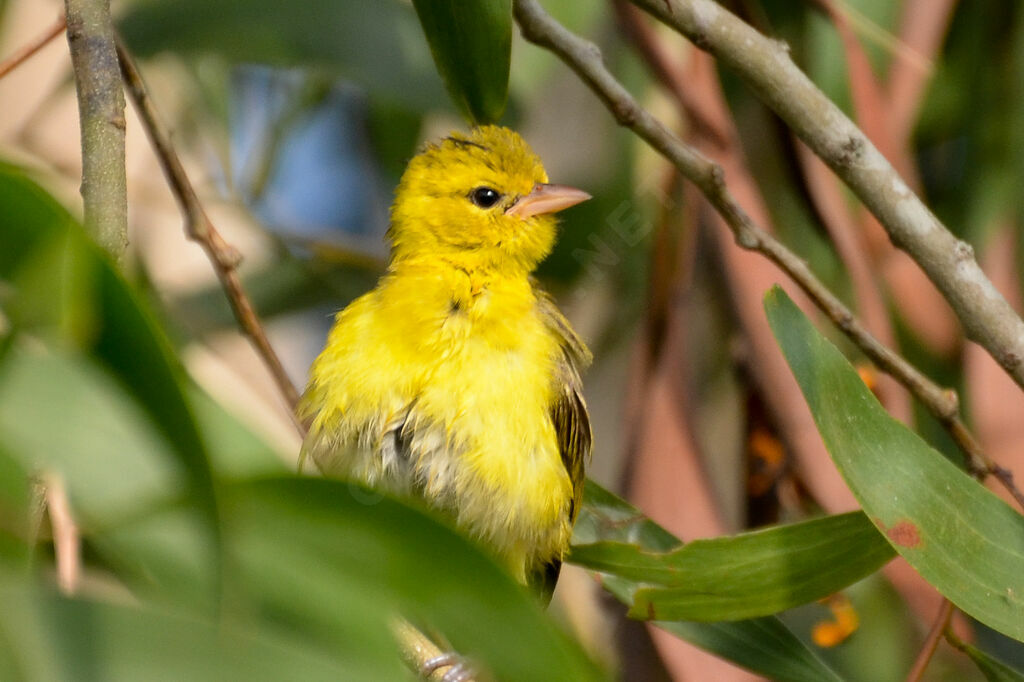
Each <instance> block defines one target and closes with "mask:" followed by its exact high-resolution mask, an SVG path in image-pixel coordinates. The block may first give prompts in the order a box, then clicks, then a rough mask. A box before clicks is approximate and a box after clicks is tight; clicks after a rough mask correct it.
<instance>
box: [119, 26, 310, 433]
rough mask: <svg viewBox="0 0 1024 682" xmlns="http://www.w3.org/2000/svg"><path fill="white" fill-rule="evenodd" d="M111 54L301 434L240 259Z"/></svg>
mask: <svg viewBox="0 0 1024 682" xmlns="http://www.w3.org/2000/svg"><path fill="white" fill-rule="evenodd" d="M117 55H118V57H119V58H120V60H121V72H122V75H123V76H124V82H125V86H126V87H127V89H128V94H129V95H130V96H131V98H132V102H133V103H134V104H135V110H136V112H137V113H138V115H139V118H140V119H141V121H142V125H143V127H144V128H145V129H146V134H147V135H148V136H149V140H150V142H151V143H152V145H153V149H154V150H155V151H156V155H157V158H158V159H159V160H160V166H161V167H162V168H163V170H164V175H166V176H167V182H168V183H169V184H170V186H171V191H172V192H173V193H174V196H175V198H176V199H177V201H178V205H179V207H180V208H181V212H182V214H183V216H184V218H185V234H186V236H188V238H189V239H191V240H192V241H194V242H198V244H199V245H200V246H201V247H202V248H203V251H205V252H206V255H207V256H208V257H209V259H210V262H211V263H212V264H213V268H214V270H215V271H216V273H217V278H218V279H219V280H220V283H221V286H222V287H223V288H224V292H225V293H226V294H227V298H228V302H229V303H230V304H231V310H232V311H233V312H234V314H235V319H237V320H238V324H239V326H240V327H241V328H242V331H243V332H244V333H245V335H246V336H247V337H248V338H249V341H250V342H251V343H252V345H253V347H254V348H255V349H256V352H257V353H259V355H260V358H262V360H263V362H264V364H266V366H267V369H268V370H269V371H270V374H271V375H272V376H273V378H274V383H276V384H277V388H278V390H279V391H280V392H281V395H282V396H283V397H284V399H285V402H286V403H287V404H288V407H289V408H290V411H291V415H292V420H293V421H294V423H295V427H296V429H297V430H298V431H299V434H300V435H304V434H305V431H306V430H305V427H304V426H303V424H302V423H301V422H299V420H298V417H297V416H296V414H295V409H296V407H297V406H298V403H299V393H298V391H297V390H296V389H295V386H294V385H293V384H292V382H291V379H289V378H288V374H287V373H286V372H285V370H284V366H283V365H282V364H281V360H280V359H279V358H278V357H277V353H275V352H274V349H273V347H272V346H271V345H270V341H269V340H268V339H267V334H266V332H265V331H264V330H263V325H262V323H261V322H260V319H259V317H258V316H257V314H256V310H255V309H254V308H253V306H252V302H251V301H250V300H249V297H248V296H247V295H246V293H245V290H244V289H242V282H241V280H240V279H239V277H238V264H239V263H240V262H241V256H240V254H239V253H238V252H237V251H236V250H235V249H234V247H232V246H231V245H230V244H228V243H227V242H225V241H224V238H223V237H221V236H220V233H219V232H218V231H217V229H216V228H215V227H214V226H213V223H211V222H210V219H209V218H208V217H207V215H206V211H204V210H203V206H202V204H201V203H200V202H199V197H198V196H197V195H196V191H195V189H194V188H193V187H192V183H191V181H190V180H189V179H188V175H186V174H185V169H184V167H183V166H182V165H181V159H179V158H178V154H177V152H176V151H175V150H174V146H173V145H172V144H171V138H170V135H169V134H168V132H167V129H166V128H165V127H164V125H163V124H162V123H161V122H160V118H159V116H158V115H157V112H156V109H155V107H154V106H153V101H152V100H151V99H150V97H149V93H148V92H147V91H146V84H145V83H144V82H143V80H142V74H140V73H139V69H138V67H137V66H136V65H135V60H134V59H133V58H132V56H131V53H129V52H128V49H127V48H126V47H125V45H124V43H122V42H121V41H120V40H118V41H117Z"/></svg>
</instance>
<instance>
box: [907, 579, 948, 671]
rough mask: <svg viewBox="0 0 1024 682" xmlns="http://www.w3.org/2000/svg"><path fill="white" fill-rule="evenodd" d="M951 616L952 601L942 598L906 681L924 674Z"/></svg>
mask: <svg viewBox="0 0 1024 682" xmlns="http://www.w3.org/2000/svg"><path fill="white" fill-rule="evenodd" d="M952 616H953V602H951V601H949V600H948V599H943V600H942V606H940V607H939V613H938V615H937V616H936V617H935V621H934V622H933V623H932V627H931V629H930V630H929V631H928V636H927V637H925V640H924V644H923V645H922V646H921V650H920V651H919V652H918V654H917V658H915V659H914V665H913V666H911V668H910V672H909V673H907V682H918V680H920V679H921V677H922V676H924V671H925V669H927V668H928V663H930V662H931V660H932V656H934V655H935V649H936V648H937V647H938V646H939V640H940V639H942V633H943V632H945V630H946V628H947V626H949V619H950V618H951V617H952Z"/></svg>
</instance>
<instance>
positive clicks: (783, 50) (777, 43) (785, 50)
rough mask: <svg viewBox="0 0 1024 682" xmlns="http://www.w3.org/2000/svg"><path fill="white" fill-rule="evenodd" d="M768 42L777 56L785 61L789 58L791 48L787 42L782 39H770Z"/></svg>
mask: <svg viewBox="0 0 1024 682" xmlns="http://www.w3.org/2000/svg"><path fill="white" fill-rule="evenodd" d="M770 40H771V43H772V47H774V48H775V50H776V51H777V52H778V53H779V56H781V57H785V58H786V59H789V58H790V55H791V54H792V48H791V47H790V46H789V42H787V41H785V40H783V39H782V38H771V39H770Z"/></svg>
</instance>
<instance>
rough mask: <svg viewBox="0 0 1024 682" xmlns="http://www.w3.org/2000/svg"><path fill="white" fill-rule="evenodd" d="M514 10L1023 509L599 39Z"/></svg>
mask: <svg viewBox="0 0 1024 682" xmlns="http://www.w3.org/2000/svg"><path fill="white" fill-rule="evenodd" d="M513 11H514V13H515V18H516V21H517V22H518V24H519V27H520V30H521V32H522V34H523V37H524V38H526V40H528V41H530V42H532V43H535V44H537V45H540V46H541V47H544V48H545V49H548V50H550V51H552V52H554V53H555V54H556V55H558V57H559V58H560V59H562V61H564V62H565V63H566V64H567V65H568V66H569V67H570V68H571V69H572V70H573V71H575V72H576V74H577V75H578V76H579V77H580V78H581V79H582V80H583V82H584V83H586V84H587V85H588V86H589V87H590V88H591V90H593V92H594V94H596V95H597V96H598V98H600V99H601V101H602V102H603V103H604V104H605V106H606V107H607V108H608V110H609V111H610V112H611V113H612V115H614V116H615V118H616V120H617V121H618V122H619V124H620V125H622V126H625V127H627V128H629V129H631V130H632V131H633V132H634V133H636V134H637V135H638V136H639V137H640V138H641V139H643V140H644V141H645V142H647V143H648V144H649V145H651V147H653V148H654V149H655V150H657V151H658V152H659V153H660V154H661V155H662V156H664V157H665V158H666V159H668V160H669V161H671V162H672V163H673V164H674V165H675V166H676V168H678V169H679V172H680V173H682V175H683V176H684V177H686V178H687V179H689V180H690V181H691V182H693V183H694V184H695V185H696V186H697V187H698V188H699V189H700V190H701V192H702V193H703V194H704V196H705V197H706V198H707V200H708V201H709V202H710V203H711V205H712V206H714V207H715V209H716V210H717V211H718V213H719V214H720V215H721V216H722V218H723V219H724V220H725V222H726V224H727V225H728V226H729V228H730V229H731V230H732V232H733V235H734V237H735V239H736V243H737V244H738V245H739V246H741V247H742V248H744V249H748V250H751V251H758V252H760V253H762V254H763V255H764V256H766V257H767V258H769V259H770V260H771V261H772V262H774V263H775V264H776V265H778V266H779V267H780V268H781V269H782V270H783V271H784V272H786V274H788V275H789V277H790V278H791V279H792V280H793V281H794V282H796V283H797V284H798V285H799V286H800V288H801V289H803V290H804V292H806V293H807V295H808V296H810V297H811V298H812V299H813V300H814V302H815V303H816V304H817V306H818V307H819V308H820V309H821V310H822V311H823V312H824V313H825V314H826V315H828V317H829V318H830V319H831V320H832V321H833V322H834V323H835V324H836V326H837V327H839V329H840V330H842V331H843V332H844V333H845V334H846V335H847V336H848V337H850V339H851V340H852V341H853V342H854V343H856V344H857V346H858V347H859V348H860V349H861V350H862V351H863V352H864V353H865V354H866V355H867V356H868V357H869V358H871V360H872V361H874V362H875V364H876V365H878V367H879V368H880V369H882V371H884V372H886V373H888V374H890V375H891V376H893V377H895V378H896V380H897V381H899V382H900V383H901V384H903V385H904V386H906V387H907V388H908V389H909V390H910V391H911V392H912V393H913V394H914V395H915V396H917V398H918V399H919V400H920V401H921V402H922V403H923V404H924V405H925V407H926V408H927V409H928V410H929V411H930V412H931V413H932V414H933V415H934V416H935V417H936V418H937V419H938V420H939V421H940V422H941V423H942V424H944V425H945V426H946V428H947V429H949V431H950V433H951V434H952V436H953V438H954V439H956V441H957V443H958V445H959V446H960V447H961V448H962V449H963V450H964V452H965V453H967V455H968V460H969V462H968V464H969V467H970V468H971V470H972V472H974V473H976V474H977V475H983V474H989V473H992V474H995V475H996V476H997V478H998V479H999V480H1000V482H1002V483H1003V485H1005V486H1007V489H1008V490H1010V492H1011V493H1012V494H1013V496H1014V498H1015V499H1017V500H1018V502H1020V503H1021V505H1022V507H1024V495H1022V494H1021V492H1020V491H1019V490H1017V489H1016V487H1014V486H1013V483H1012V480H1009V478H1008V472H1004V473H997V472H999V471H1000V468H999V467H997V465H996V464H995V463H994V462H992V461H991V460H990V459H989V458H988V457H987V456H986V455H985V453H984V452H983V451H982V449H981V447H980V446H979V445H978V443H977V441H976V440H975V439H974V437H973V436H972V435H971V434H970V432H969V431H968V430H967V428H966V426H964V424H963V422H962V420H961V419H960V416H959V400H958V398H957V395H956V393H955V392H953V391H952V390H949V389H943V388H942V387H940V386H938V385H937V384H935V383H934V382H933V381H931V379H929V378H928V377H926V376H925V375H923V374H922V373H921V372H920V371H919V370H918V369H917V368H916V367H914V366H913V365H911V364H910V363H908V362H907V361H906V360H904V359H903V358H902V357H901V356H899V355H898V354H897V353H895V352H894V351H892V350H891V349H890V348H888V347H887V346H885V345H884V344H882V343H881V342H879V341H878V340H877V339H876V338H875V337H874V336H872V335H871V333H870V332H868V330H867V329H866V328H865V327H864V325H863V324H862V323H861V322H860V320H858V319H857V317H856V316H854V314H853V313H852V312H851V311H850V310H849V308H847V307H846V305H845V304H843V302H842V301H840V300H839V298H838V297H837V296H836V295H835V294H833V293H832V292H831V291H830V290H829V289H828V287H826V286H825V285H824V284H823V283H822V282H821V281H820V280H819V279H818V278H817V277H816V276H815V275H814V273H813V272H811V269H810V268H809V267H808V265H807V263H806V262H804V261H803V260H802V259H801V258H800V257H799V256H797V255H796V254H794V253H793V252H792V251H790V250H789V249H788V248H787V247H786V246H785V245H784V244H782V243H781V242H779V241H778V240H777V239H775V238H774V237H773V236H771V235H770V234H768V233H767V232H766V231H764V230H763V229H761V228H760V227H758V226H757V225H756V224H755V223H754V221H753V220H751V218H750V216H749V215H747V213H746V212H745V211H744V210H743V208H742V207H741V206H740V205H739V204H738V203H737V202H736V200H735V199H734V198H733V196H732V194H731V193H730V191H729V188H728V187H727V186H726V184H725V177H724V173H723V171H722V168H721V167H720V166H719V165H717V164H715V163H713V162H711V161H709V160H708V159H707V158H705V157H704V156H703V155H702V154H701V153H700V152H698V151H697V150H695V149H694V148H692V147H690V146H689V145H687V144H685V143H683V142H682V141H680V140H679V139H678V138H677V137H675V136H674V135H673V134H672V133H671V132H670V131H669V130H668V129H667V128H666V127H665V126H664V125H663V124H662V123H661V122H660V121H658V120H657V119H656V118H654V116H652V115H651V114H650V113H649V112H647V111H646V110H645V109H643V108H642V107H641V106H640V105H639V104H638V103H637V102H636V100H635V99H633V97H632V95H630V94H629V92H628V91H627V90H626V89H625V88H624V87H623V86H622V84H621V83H619V82H618V81H617V80H616V79H615V77H614V76H613V75H612V74H611V73H610V72H609V71H608V69H607V68H606V67H605V66H604V63H603V61H602V58H601V52H600V50H599V49H598V48H597V46H596V45H594V44H593V43H590V42H588V41H586V40H583V39H582V38H580V37H578V36H576V35H574V34H573V33H571V32H570V31H568V30H567V29H566V28H565V27H564V26H562V25H561V24H559V23H558V22H557V21H556V20H555V19H554V18H553V17H551V16H550V15H548V14H547V13H546V12H545V11H544V9H543V8H542V7H541V6H540V5H539V4H538V3H537V1H536V0H515V2H514V4H513Z"/></svg>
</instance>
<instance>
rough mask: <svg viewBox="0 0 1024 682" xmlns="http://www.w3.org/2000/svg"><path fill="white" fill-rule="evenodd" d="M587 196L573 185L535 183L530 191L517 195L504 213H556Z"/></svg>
mask: <svg viewBox="0 0 1024 682" xmlns="http://www.w3.org/2000/svg"><path fill="white" fill-rule="evenodd" d="M589 198H590V195H589V194H587V193H586V192H584V191H583V190H581V189H576V188H575V187H569V186H567V185H545V184H537V185H534V187H533V191H532V192H530V193H529V194H527V195H526V196H522V197H519V200H518V201H516V203H514V204H512V205H511V206H509V207H508V209H506V210H505V215H514V216H519V217H520V218H529V217H530V216H534V215H542V214H546V213H556V212H558V211H561V210H562V209H565V208H569V207H570V206H575V205H576V204H578V203H580V202H582V201H586V200H587V199H589Z"/></svg>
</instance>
